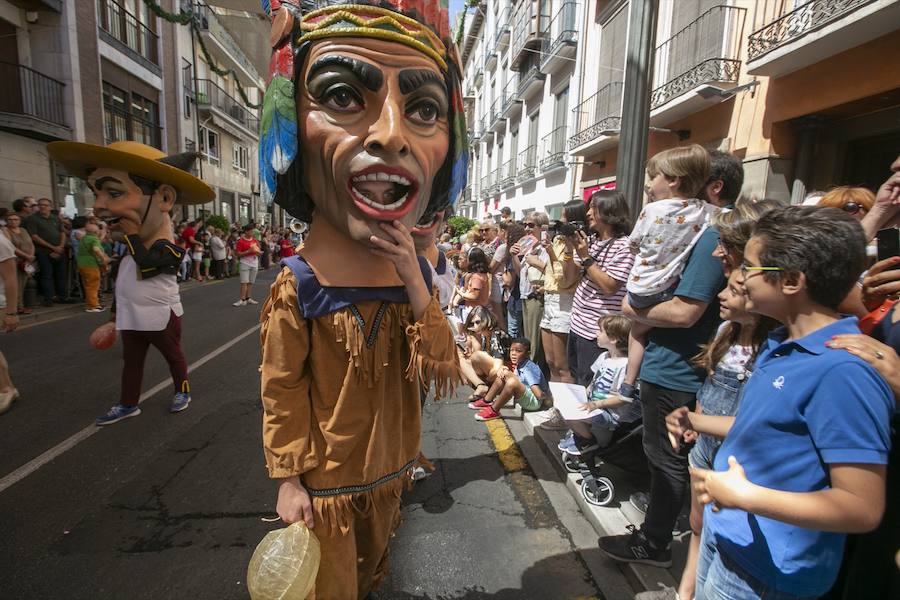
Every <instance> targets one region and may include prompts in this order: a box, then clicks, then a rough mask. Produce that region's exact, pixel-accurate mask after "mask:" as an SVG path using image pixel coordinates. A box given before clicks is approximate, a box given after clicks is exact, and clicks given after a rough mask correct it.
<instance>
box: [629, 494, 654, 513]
mask: <svg viewBox="0 0 900 600" xmlns="http://www.w3.org/2000/svg"><path fill="white" fill-rule="evenodd" d="M628 501H629V502H630V503H631V505H632V506H633V507H634V508H635V509H636V510H639V511H641V512H642V513H644V514H645V515H646V514H647V507H648V506H650V494H648V493H647V492H635V493H633V494H632V495H631V497H630V498H628Z"/></svg>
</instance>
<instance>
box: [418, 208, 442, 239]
mask: <svg viewBox="0 0 900 600" xmlns="http://www.w3.org/2000/svg"><path fill="white" fill-rule="evenodd" d="M443 216H444V213H443V211H441V212H438V213H434V214H432V215H431V216H428V215H425V216H424V217H422V218H421V219H420V220H419V222H418V223H416V226H415V227H413V229H412V232H411V233H412V234H413V235H428V234H430V233H431V232H432V231H433V230H434V228H435V227H437V224H438V221H440V220H441V219H442V218H443Z"/></svg>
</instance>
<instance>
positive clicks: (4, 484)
mask: <svg viewBox="0 0 900 600" xmlns="http://www.w3.org/2000/svg"><path fill="white" fill-rule="evenodd" d="M259 328H260V326H259V325H258V324H257V325H254V326H253V327H251V328H250V329H248V330H247V331H245V332H244V333H242V334H240V335H239V336H237V337H236V338H234V339H232V340H230V341H228V342H225V343H224V344H222V345H221V346H219V347H218V348H216V349H215V350H213V351H212V352H210V353H209V354H206V355H205V356H203V357H201V358H200V359H199V360H197V361H196V362H194V363H192V364H190V365H188V373H192V372H193V371H195V370H197V369H199V368H200V367H202V366H203V365H205V364H206V363H208V362H209V361H211V360H212V359H214V358H215V357H217V356H219V355H220V354H222V353H223V352H225V351H226V350H228V349H229V348H231V347H232V346H234V345H235V344H237V343H238V342H240V341H241V340H243V339H244V338H246V337H247V336H248V335H252V334H253V333H255V332H256V331H258V330H259ZM171 385H172V379H171V378H167V379H164V380H163V381H160V382H159V383H157V384H156V385H154V386H153V387H152V388H150V389H149V390H147V391H146V392H144V393H143V394H141V397H140V399H139V400H138V404H140V403H141V402H143V401H144V400H147V399H148V398H151V397H153V396H155V395H156V394H157V393H159V392H160V391H162V390H164V389H165V388H166V387H168V386H171ZM102 429H103V428H102V427H98V426H96V425H94V424H91V425H88V426H87V427H85V428H84V429H82V430H81V431H79V432H78V433H76V434H75V435H72V436H70V437H68V438H66V439H65V440H63V441H62V442H60V443H59V444H57V445H55V446H53V447H52V448H50V449H49V450H47V451H46V452H44V453H43V454H41V455H39V456H37V457H35V458H33V459H31V460H30V461H28V462H27V463H25V464H24V465H22V466H21V467H19V468H18V469H16V470H15V471H13V472H12V473H10V474H9V475H6V476H5V477H3V479H0V493H3V492H4V491H6V489H7V488H9V487H10V486H12V485H14V484H15V483H18V482H19V481H22V480H23V479H25V478H26V477H28V476H29V475H31V474H32V473H34V472H35V471H37V470H38V469H40V468H41V467H43V466H44V465H46V464H47V463H49V462H50V461H52V460H54V459H56V458H57V457H59V456H61V455H62V454H64V453H65V452H68V451H69V450H71V449H72V448H74V447H75V446H77V445H78V444H80V443H81V442H83V441H84V440H86V439H88V438H89V437H91V436H92V435H94V434H96V433H99V432H100V430H102Z"/></svg>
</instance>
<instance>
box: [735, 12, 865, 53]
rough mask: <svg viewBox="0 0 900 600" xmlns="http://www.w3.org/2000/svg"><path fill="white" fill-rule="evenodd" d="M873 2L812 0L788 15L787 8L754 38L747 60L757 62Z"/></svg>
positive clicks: (753, 34) (749, 40)
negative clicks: (773, 51) (781, 47)
mask: <svg viewBox="0 0 900 600" xmlns="http://www.w3.org/2000/svg"><path fill="white" fill-rule="evenodd" d="M873 2H875V0H808V1H806V2H803V3H802V5H800V6H795V8H793V10H791V11H790V12H787V13H785V12H784V8H783V9H782V11H781V16H780V17H779V18H777V19H775V20H774V21H772V22H771V23H769V24H768V25H766V26H764V27H762V28H761V29H758V30H756V31H754V32H753V33H751V34H750V36H749V37H748V39H747V41H748V46H747V60H748V61H752V60H757V59H759V58H761V57H763V56H765V55H766V54H768V53H769V52H771V51H772V50H774V49H776V48H778V47H780V46H783V45H785V44H788V43H790V42H792V41H794V40H796V39H797V38H799V37H802V36H804V35H806V34H807V33H810V32H812V31H816V30H817V29H820V28H822V27H824V26H826V25H828V24H830V23H833V22H835V21H837V20H838V19H841V18H843V17H845V16H846V15H848V14H850V13H852V12H853V11H855V10H858V9H860V8H862V7H863V6H865V5H867V4H872V3H873ZM795 5H796V3H795ZM785 8H786V7H785Z"/></svg>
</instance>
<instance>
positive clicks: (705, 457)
mask: <svg viewBox="0 0 900 600" xmlns="http://www.w3.org/2000/svg"><path fill="white" fill-rule="evenodd" d="M746 381H747V374H746V373H737V372H735V371H726V370H724V369H722V368H720V367H716V371H715V372H714V373H713V374H712V375H710V376H709V377H707V378H706V381H704V382H703V386H702V387H701V388H700V391H699V392H697V401H698V402H699V403H700V406H701V408H702V410H703V414H704V415H718V416H726V417H731V416H734V415H735V413H737V409H738V403H739V402H740V393H741V390H742V389H743V388H744V383H746ZM721 445H722V440H720V439H719V438H716V437H713V436H709V435H705V434H702V433H701V434H700V437H699V438H698V439H697V443H696V444H694V447H693V448H692V449H691V453H690V455H689V456H688V461H689V462H690V463H691V466H692V467H695V468H698V469H712V468H713V460H715V458H716V452H717V451H718V450H719V446H721Z"/></svg>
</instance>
